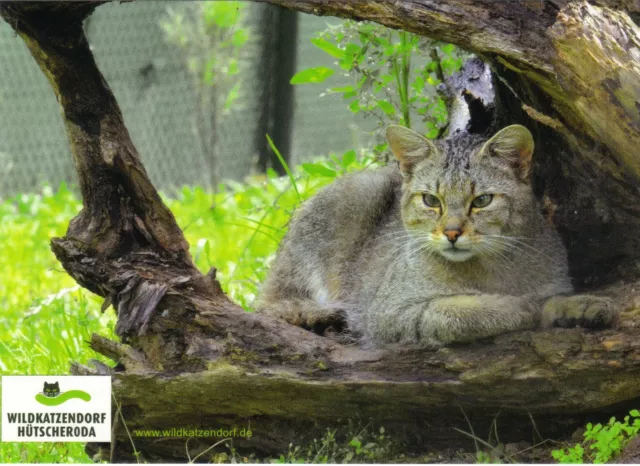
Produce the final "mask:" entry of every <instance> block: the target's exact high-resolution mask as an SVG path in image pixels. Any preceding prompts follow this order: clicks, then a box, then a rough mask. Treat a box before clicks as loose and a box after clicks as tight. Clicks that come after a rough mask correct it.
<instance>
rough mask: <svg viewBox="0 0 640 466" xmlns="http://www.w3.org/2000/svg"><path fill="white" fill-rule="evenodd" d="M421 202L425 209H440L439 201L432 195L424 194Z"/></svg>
mask: <svg viewBox="0 0 640 466" xmlns="http://www.w3.org/2000/svg"><path fill="white" fill-rule="evenodd" d="M422 202H424V205H426V206H427V207H440V199H438V198H437V197H435V196H434V195H433V194H429V193H424V194H423V195H422Z"/></svg>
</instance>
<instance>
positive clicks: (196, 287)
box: [0, 0, 640, 461]
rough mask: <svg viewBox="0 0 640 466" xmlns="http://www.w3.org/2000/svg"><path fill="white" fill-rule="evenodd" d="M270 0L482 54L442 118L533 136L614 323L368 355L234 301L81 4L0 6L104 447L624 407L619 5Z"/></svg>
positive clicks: (546, 190) (542, 186)
mask: <svg viewBox="0 0 640 466" xmlns="http://www.w3.org/2000/svg"><path fill="white" fill-rule="evenodd" d="M273 3H279V4H283V5H288V6H292V7H294V8H297V9H301V10H305V11H311V12H314V13H317V14H320V13H328V14H340V15H342V16H350V17H354V18H364V19H373V20H376V21H379V22H382V23H384V24H388V25H391V26H394V27H403V28H405V29H408V30H412V31H414V32H418V33H420V34H424V35H429V36H432V37H435V38H439V39H444V40H448V41H449V42H453V43H456V44H459V45H461V46H464V47H466V48H468V49H469V50H471V51H474V52H476V53H477V54H478V55H479V56H480V57H482V58H483V59H484V60H485V61H486V62H487V63H489V64H490V66H491V73H492V74H489V71H488V69H487V68H485V66H484V65H483V64H482V63H478V62H474V63H472V64H469V65H468V66H467V67H466V68H465V69H464V70H463V72H462V73H461V74H460V75H459V76H456V77H454V78H453V79H452V81H451V82H450V85H451V86H450V87H451V88H452V89H454V90H455V92H454V95H453V98H454V99H457V100H458V101H459V102H460V103H461V104H463V105H466V108H467V110H468V111H467V112H466V113H464V114H465V115H466V117H464V118H466V120H465V119H464V118H463V117H461V116H459V115H453V122H454V123H455V124H453V125H452V128H451V130H452V131H455V130H456V129H458V130H461V131H469V132H485V131H490V130H491V129H492V128H494V127H495V126H503V125H504V124H505V123H506V124H512V123H523V124H525V125H526V126H528V127H529V128H531V129H532V131H533V133H534V135H535V137H536V147H537V152H536V159H535V167H534V168H535V183H536V184H535V186H536V190H537V193H538V194H539V195H540V196H541V197H542V198H544V199H545V205H546V208H547V211H548V215H549V219H550V221H553V222H554V223H555V225H556V227H557V228H558V230H559V231H560V232H561V234H562V235H563V237H564V239H565V241H566V243H567V246H568V248H569V252H570V261H571V268H572V274H573V276H574V277H575V279H576V284H577V285H578V287H579V288H582V289H594V288H596V287H602V286H605V285H608V288H606V289H604V290H602V293H605V294H608V295H610V296H612V297H614V298H615V299H616V301H617V305H618V308H619V309H620V311H621V315H620V319H619V322H618V325H617V327H616V328H615V329H612V330H606V331H600V332H593V331H586V330H583V329H570V330H559V329H557V330H548V331H544V332H537V331H527V332H519V333H514V334H508V335H503V336H500V337H497V338H495V339H491V340H488V341H483V342H477V343H475V344H472V345H461V346H455V347H451V348H445V349H441V350H439V351H436V352H430V351H425V350H421V349H418V348H411V347H402V348H399V347H388V348H385V349H381V350H376V351H371V350H363V349H360V348H357V347H354V346H343V345H340V344H338V343H336V342H335V341H332V340H331V339H328V338H324V337H322V336H319V335H316V334H313V333H310V332H307V331H305V330H302V329H299V328H296V327H292V326H289V325H287V324H284V323H282V322H278V321H273V320H270V319H268V318H265V317H262V316H257V315H253V314H249V313H245V312H244V311H243V310H242V309H241V308H240V307H239V306H237V305H235V304H233V303H232V302H231V301H230V300H229V299H228V298H227V297H226V296H225V295H224V293H223V292H222V290H221V288H220V285H219V283H218V282H217V280H216V279H215V269H212V270H211V271H210V272H209V273H208V274H206V275H202V274H201V273H200V272H199V271H198V270H197V269H196V268H195V266H194V265H193V263H192V261H191V258H190V255H189V252H188V245H187V243H186V241H185V240H184V237H183V235H182V233H181V231H180V229H179V227H178V226H177V224H176V222H175V219H174V218H173V215H172V214H171V212H170V211H169V210H168V209H167V208H166V206H165V205H164V204H163V203H162V201H161V200H160V197H159V196H158V194H157V192H156V190H155V188H154V187H153V185H152V184H151V182H150V181H149V179H148V177H147V175H146V172H145V170H144V167H143V166H142V163H141V162H140V158H139V156H138V154H137V152H136V149H135V147H134V146H133V144H132V142H131V140H130V138H129V135H128V132H127V130H126V127H125V126H124V123H123V120H122V116H121V114H120V111H119V109H118V106H117V103H116V101H115V98H114V96H113V94H112V93H111V91H110V90H109V88H108V86H107V84H106V83H105V81H104V79H103V77H102V75H101V74H100V72H99V70H98V68H97V66H96V64H95V61H94V60H93V57H92V55H91V52H90V49H89V46H88V43H87V41H86V38H85V36H84V33H83V31H82V21H83V19H84V18H86V17H87V15H89V14H90V13H91V12H92V11H93V9H94V8H96V6H97V5H98V4H97V3H84V2H80V3H76V2H71V3H66V2H65V3H62V2H56V3H3V4H2V5H0V14H1V15H2V16H3V18H4V19H5V20H7V21H8V22H9V24H11V26H12V27H13V28H14V29H15V30H16V32H17V33H18V34H19V35H20V36H21V37H22V38H23V39H24V41H25V43H26V44H27V45H28V47H29V49H30V51H31V53H32V54H33V56H34V58H35V60H36V62H37V63H38V65H39V66H40V68H41V69H42V71H43V72H44V73H45V75H46V76H47V78H48V79H49V81H50V82H51V85H52V87H53V90H54V92H55V94H56V96H57V98H58V101H59V102H60V105H61V107H62V112H63V118H64V121H65V126H66V129H67V134H68V137H69V141H70V147H71V151H72V154H73V156H74V161H75V165H76V169H77V171H78V176H79V179H80V189H81V193H82V196H83V210H82V211H81V213H80V214H79V215H78V217H76V218H75V219H74V220H73V221H72V223H71V224H70V226H69V229H68V231H67V233H66V235H65V237H64V238H57V239H54V240H53V241H52V249H53V251H54V253H55V254H56V256H57V258H58V259H59V260H60V262H61V263H62V265H63V266H64V268H65V270H67V272H68V273H69V274H70V275H71V276H72V277H74V279H76V280H77V281H78V283H80V284H81V285H82V286H84V287H85V288H87V289H89V290H91V291H93V292H94V293H97V294H99V295H100V296H103V297H104V298H105V305H110V304H112V305H113V306H114V307H115V308H116V309H117V311H118V325H117V333H118V334H119V336H120V337H121V339H122V343H117V342H112V341H108V340H104V339H101V338H99V337H97V336H94V337H93V339H92V341H91V346H92V347H93V348H94V349H96V350H97V351H98V352H100V353H102V354H105V355H107V356H108V357H110V358H112V359H113V360H114V361H116V362H117V363H118V364H117V366H116V368H115V369H114V370H111V369H109V368H105V367H103V366H98V367H97V368H96V369H90V368H87V367H84V366H80V365H77V364H76V365H74V371H75V372H76V373H85V374H88V373H94V372H109V373H112V374H113V379H114V393H115V396H116V400H117V414H118V415H117V416H116V417H115V418H116V420H117V422H116V423H115V424H114V429H113V442H112V445H111V447H110V448H109V449H107V450H105V452H106V454H107V455H108V456H110V458H111V459H112V460H115V461H133V460H135V459H134V458H135V457H136V455H134V453H135V452H139V453H140V454H141V455H142V457H143V458H145V459H148V460H152V461H155V460H162V461H186V460H187V459H189V458H194V457H196V456H197V455H198V454H199V453H202V452H204V451H205V450H207V449H208V448H209V447H210V446H211V445H212V444H213V443H214V442H213V441H211V439H202V438H200V439H195V440H193V441H190V442H189V443H186V439H185V438H183V437H182V436H178V435H171V434H169V435H166V436H163V437H162V438H157V437H135V438H133V437H132V432H133V430H137V429H152V430H163V429H171V428H181V427H190V428H202V429H210V428H217V427H243V426H250V428H251V430H252V432H253V435H252V436H251V438H250V439H249V438H241V437H240V438H236V439H234V442H235V445H236V446H237V447H238V448H244V449H247V450H250V451H253V452H256V453H259V454H263V455H268V454H274V453H280V452H283V451H286V448H287V446H288V445H289V443H291V442H298V443H303V442H304V441H305V440H308V439H311V438H315V437H317V436H318V435H319V434H320V433H322V431H323V430H324V429H325V428H326V427H334V426H336V425H337V424H339V423H341V422H343V421H345V420H347V419H360V420H363V421H364V422H373V423H375V424H376V425H382V426H384V427H385V428H387V430H388V431H389V432H391V433H392V434H394V435H397V436H398V437H400V438H402V439H403V441H405V442H406V444H407V445H413V446H416V445H422V447H423V448H424V447H425V445H426V447H427V448H429V447H430V446H431V445H432V444H437V442H438V441H441V442H445V443H447V444H452V443H455V442H456V441H464V440H465V439H464V437H463V436H461V435H459V434H457V433H455V432H454V431H452V427H453V426H459V427H460V428H462V429H465V430H468V427H467V425H466V420H465V415H466V416H467V417H468V418H469V420H470V421H471V423H472V424H473V425H474V426H475V429H476V432H477V433H478V435H479V436H484V432H483V430H482V429H485V430H488V429H489V428H490V423H491V422H490V421H491V420H492V419H493V417H494V416H496V415H497V413H498V412H499V413H500V423H499V428H500V429H501V431H502V432H501V433H504V438H505V439H509V438H511V439H513V440H520V439H523V438H530V437H531V435H532V431H533V429H538V430H539V431H540V432H541V433H542V435H543V436H549V437H559V436H561V435H564V434H566V433H567V432H569V431H570V430H571V429H572V428H575V426H577V425H579V424H580V423H582V422H584V421H585V419H586V418H588V417H591V416H598V415H599V414H602V413H605V412H606V413H610V412H615V411H616V410H623V411H624V410H625V409H628V408H629V407H631V406H634V404H636V403H638V402H639V400H638V397H640V377H639V375H640V340H639V339H638V325H640V301H639V300H638V299H639V298H638V293H637V291H636V288H635V287H634V283H635V280H637V279H638V276H639V273H638V270H639V269H638V255H639V254H640V247H638V246H640V244H638V243H639V241H640V239H639V238H640V235H638V234H637V233H638V232H640V228H639V227H640V215H638V214H639V209H640V203H638V199H639V195H640V193H639V190H638V188H639V186H640V185H639V184H638V178H639V176H640V158H639V157H638V154H637V151H636V149H635V148H637V147H638V145H637V143H638V142H639V141H640V129H639V125H640V117H639V116H638V107H640V104H638V101H639V100H640V92H639V91H640V89H639V88H638V82H640V81H639V80H638V77H639V76H638V73H639V68H638V57H639V56H640V49H639V44H640V35H639V34H638V28H637V26H636V25H635V24H634V23H633V21H632V20H631V17H630V16H629V15H632V16H633V15H637V14H638V8H637V3H634V2H632V1H629V2H625V1H623V0H610V1H606V0H600V1H599V2H594V3H593V4H591V3H586V2H573V3H570V2H565V1H560V0H556V1H551V0H547V1H529V2H497V3H496V2H489V1H478V2H469V1H465V0H455V1H450V2H447V3H446V4H445V3H442V2H432V1H429V0H421V1H414V2H402V1H390V0H388V1H382V0H379V1H372V2H365V1H360V0H358V1H351V2H326V1H320V0H311V1H300V2H295V3H294V2H289V1H280V0H279V1H274V2H273ZM126 7H127V6H126V5H123V6H122V8H126ZM481 28H484V29H481ZM491 76H492V78H491V79H490V77H491ZM488 115H490V117H488ZM460 118H463V119H460ZM612 284H613V285H612ZM463 412H464V414H463ZM531 419H533V420H534V421H535V425H533V423H532V422H531ZM134 450H135V451H134ZM137 457H139V456H137ZM206 459H207V456H204V455H203V456H202V457H201V460H206Z"/></svg>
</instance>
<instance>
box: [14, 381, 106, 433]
mask: <svg viewBox="0 0 640 466" xmlns="http://www.w3.org/2000/svg"><path fill="white" fill-rule="evenodd" d="M2 441H3V442H110V441H111V377H109V376H51V375H48V376H3V377H2Z"/></svg>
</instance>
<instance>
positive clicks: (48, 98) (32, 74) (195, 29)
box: [0, 1, 458, 198]
mask: <svg viewBox="0 0 640 466" xmlns="http://www.w3.org/2000/svg"><path fill="white" fill-rule="evenodd" d="M330 27H332V28H334V29H333V30H332V31H329V32H327V29H328V28H330ZM340 28H342V29H340ZM350 28H351V29H350ZM378 28H381V27H380V26H378ZM384 29H386V28H384ZM85 30H86V33H87V36H88V38H89V41H90V45H91V47H92V49H93V52H94V55H95V58H96V60H97V62H98V65H99V67H100V69H101V70H102V73H103V74H104V75H105V77H106V80H107V82H108V83H109V85H110V86H111V88H112V90H113V92H114V93H115V95H116V98H117V100H118V102H119V104H120V107H121V109H122V112H123V114H124V119H125V123H126V125H127V126H128V128H129V131H130V133H131V136H132V138H133V141H134V143H135V144H136V146H137V148H138V150H139V152H140V154H141V156H142V159H143V162H144V164H145V166H146V168H147V170H148V172H149V174H150V176H151V179H152V181H153V182H154V183H155V184H156V186H157V187H159V188H160V189H161V190H163V192H166V193H171V192H173V191H175V190H176V189H177V188H180V187H182V186H185V185H187V186H201V187H203V188H205V189H207V190H212V189H216V187H217V185H218V183H219V182H220V181H222V180H227V179H232V180H243V179H244V178H245V177H246V176H247V175H251V174H255V173H261V172H264V171H265V169H266V168H268V167H270V166H271V167H274V168H275V169H276V171H277V172H278V173H281V174H284V170H283V168H282V165H281V164H280V163H279V162H278V160H277V158H276V157H274V154H273V152H272V151H271V149H270V147H269V145H268V142H267V140H266V138H265V134H267V133H268V134H269V135H270V136H271V138H272V139H273V142H274V144H275V146H276V147H277V148H278V149H279V150H280V152H281V154H282V156H283V157H284V158H285V160H286V161H287V162H288V163H289V164H290V165H297V164H300V163H301V162H305V161H308V160H310V159H312V158H313V157H317V156H322V155H326V154H328V153H332V152H335V153H342V152H344V151H346V150H348V149H357V148H363V147H373V146H374V145H375V144H376V143H379V142H380V140H379V138H378V139H376V135H375V133H372V131H374V130H375V129H376V128H377V127H378V126H379V125H380V121H379V120H380V118H376V117H375V115H372V114H371V112H366V111H364V112H363V111H358V109H357V107H358V103H356V106H355V107H354V106H353V105H352V106H351V107H350V106H349V104H350V100H351V102H352V101H353V100H357V99H354V97H353V96H351V97H348V96H347V95H346V94H347V92H348V91H344V90H345V89H349V88H354V84H355V85H356V86H355V87H356V88H357V87H358V86H357V84H358V81H359V79H360V78H363V77H365V74H366V71H367V70H366V69H361V70H354V69H353V67H352V66H350V64H349V63H346V66H345V64H344V63H342V64H340V63H339V62H340V56H339V54H338V53H336V50H337V48H336V46H337V47H341V46H342V49H343V50H344V49H345V48H346V47H345V46H346V45H349V46H350V44H349V43H348V42H349V40H350V38H349V37H345V34H346V35H347V36H348V35H349V34H350V33H351V35H354V34H360V33H361V32H362V31H360V30H354V26H353V24H351V25H349V24H348V23H345V22H344V21H341V20H338V19H336V18H322V17H316V16H312V15H306V14H302V13H296V12H292V11H288V10H285V9H282V8H278V7H274V6H271V5H265V4H257V3H251V2H184V1H181V2H167V1H136V2H133V3H128V4H120V3H117V2H113V3H110V4H106V5H103V6H100V7H99V8H97V9H96V11H95V12H94V14H93V15H92V16H91V17H90V18H89V20H87V21H86V24H85ZM389 31H390V32H389V34H396V35H397V34H398V33H397V32H395V31H393V32H391V30H389ZM374 32H375V31H374ZM323 34H324V35H323ZM323 37H324V38H328V39H329V40H326V39H323ZM321 39H322V40H324V42H320V43H319V42H318V40H321ZM312 41H316V43H312ZM352 42H353V41H352ZM356 43H357V41H356ZM327 44H328V45H327ZM359 45H360V46H362V45H363V43H362V41H360V43H359ZM365 45H366V44H365ZM330 46H331V47H333V48H331V47H330ZM449 47H451V46H449ZM361 48H362V47H361ZM361 52H362V53H361V55H362V56H363V57H364V56H367V55H368V53H369V52H370V50H366V49H364V50H361ZM449 52H450V54H449V55H451V56H452V57H453V55H455V51H453V48H452V47H451V49H450V50H449ZM429 53H430V52H429V51H427V53H422V54H413V55H414V56H413V61H414V63H413V69H415V68H416V63H418V64H419V65H420V66H425V65H428V64H429V63H430V62H431V61H432V60H431V57H430V56H429ZM441 54H442V55H443V56H444V57H445V58H446V57H447V55H446V53H443V52H441ZM351 55H353V54H351ZM457 58H458V57H457V56H455V57H453V59H454V60H457ZM449 61H451V60H449ZM0 63H2V66H1V67H0V197H5V198H6V197H9V196H12V195H15V194H17V193H21V192H30V191H34V190H38V189H40V187H41V186H42V185H43V183H46V184H49V185H52V186H58V185H59V184H60V183H61V182H66V183H67V184H70V185H73V184H74V180H75V174H74V171H73V164H72V157H71V154H70V152H69V148H68V144H67V141H66V135H65V131H64V127H63V123H62V120H61V118H60V114H59V108H58V105H57V102H56V99H55V96H54V94H53V93H52V91H51V88H50V86H49V84H48V82H47V81H46V79H45V77H44V76H43V74H42V72H41V71H40V70H39V69H38V67H37V66H36V64H35V62H34V60H33V59H32V57H31V56H30V54H29V52H28V50H27V47H26V46H25V44H24V43H23V41H22V40H21V39H20V38H19V37H17V36H16V35H15V34H14V33H13V31H12V30H11V28H10V27H9V26H8V25H7V24H6V23H4V22H0ZM387 65H388V63H387ZM455 65H456V63H453V64H451V63H448V62H447V63H445V66H449V67H451V66H454V67H455ZM356 66H357V63H356ZM309 69H312V70H314V69H315V70H316V71H317V70H320V71H318V72H317V73H316V74H315V75H307V76H306V78H305V77H304V76H303V79H302V80H301V81H302V82H303V84H305V85H294V84H291V83H290V80H291V78H292V77H293V76H294V75H295V74H296V73H299V72H302V71H304V70H309ZM370 71H372V73H374V74H375V73H379V70H377V69H376V68H375V67H372V69H371V70H370ZM436 71H437V70H436ZM436 74H437V73H436ZM370 78H371V76H370ZM371 79H373V78H371ZM371 79H370V81H371ZM365 80H366V79H365ZM307 84H308V85H307ZM368 84H370V83H367V82H365V83H361V84H360V89H356V90H358V91H360V90H364V88H366V87H367V85H368ZM391 84H393V82H392V83H391ZM422 85H423V88H426V89H428V90H429V89H430V90H431V91H430V92H427V94H428V95H429V96H431V97H433V98H435V97H434V96H435V93H434V91H433V89H434V88H433V86H429V85H428V84H427V83H425V82H424V80H423V81H422ZM328 89H334V91H328ZM336 89H337V90H338V91H335V90H336ZM353 93H354V94H355V92H353ZM322 94H327V95H323V96H321V95H322ZM330 94H338V95H330ZM359 94H360V95H359V96H358V98H359V103H360V104H362V103H363V102H364V101H366V99H364V98H363V96H362V93H360V92H359ZM364 103H365V105H366V102H364ZM391 103H393V102H391ZM376 104H377V102H374V106H375V105H376ZM360 106H362V105H360ZM378 110H380V108H378ZM385 110H386V115H387V116H389V111H388V109H385ZM412 111H413V110H412ZM440 112H442V109H440ZM398 113H399V114H401V113H402V112H401V110H400V109H398ZM432 113H433V112H432ZM435 113H437V111H436V112H435ZM400 119H402V116H401V115H400V116H399V117H398V118H395V120H400ZM442 119H443V118H442V117H441V120H442ZM389 120H390V121H393V120H394V118H393V117H390V118H389ZM441 123H442V121H441Z"/></svg>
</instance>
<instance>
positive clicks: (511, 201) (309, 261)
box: [257, 125, 613, 347]
mask: <svg viewBox="0 0 640 466" xmlns="http://www.w3.org/2000/svg"><path fill="white" fill-rule="evenodd" d="M387 140H388V142H389V146H390V148H391V150H392V152H393V153H394V155H395V157H396V158H397V159H398V162H399V164H398V166H397V167H396V166H388V167H385V168H381V169H377V170H370V171H363V172H360V173H357V174H354V175H350V176H345V177H343V178H342V179H339V180H338V181H336V182H335V183H334V184H332V185H331V186H329V187H327V188H325V189H324V190H323V191H321V192H320V193H319V194H317V195H316V196H315V197H314V198H312V199H310V200H309V201H308V202H307V203H306V204H304V206H303V207H302V208H301V209H300V210H299V211H298V212H297V213H296V215H295V216H294V218H293V220H292V222H291V225H290V228H289V232H288V234H287V235H286V237H285V239H284V240H283V242H282V244H281V246H280V250H279V252H278V255H277V257H276V260H275V263H274V265H273V268H272V270H271V273H270V276H269V277H268V279H267V281H266V283H265V285H264V287H263V292H262V296H261V299H260V301H259V304H258V306H257V307H258V311H259V312H261V313H265V314H269V315H272V316H274V317H279V318H282V319H284V320H286V321H288V322H290V323H292V324H295V325H300V326H303V327H306V328H313V327H314V326H315V325H316V324H322V323H327V322H331V321H332V320H334V319H339V318H340V317H341V316H343V317H344V318H346V322H347V325H348V328H349V330H350V331H351V332H353V333H354V334H355V335H357V336H360V337H362V339H363V340H364V342H365V343H366V342H368V343H370V344H374V345H380V344H384V343H390V342H399V343H419V344H421V345H423V346H427V347H439V346H442V345H444V344H448V343H452V342H463V341H469V340H473V339H476V338H482V337H488V336H493V335H497V334H500V333H503V332H508V331H512V330H517V329H525V328H531V327H533V326H535V325H536V324H542V325H544V326H551V325H556V326H572V325H576V324H582V325H586V326H598V325H607V324H610V323H611V322H612V320H613V312H612V310H611V303H610V301H609V300H608V299H607V298H601V297H596V296H590V295H577V296H568V297H555V298H552V299H550V300H548V301H547V298H549V297H552V296H557V295H560V294H567V293H569V292H571V291H572V287H571V284H570V279H569V276H568V267H567V258H566V252H565V249H564V247H563V245H562V242H561V240H560V238H559V237H558V235H557V233H556V232H555V231H554V229H553V228H552V226H551V225H550V224H549V223H548V222H547V221H546V220H545V219H544V217H543V215H542V213H541V209H540V206H539V205H538V203H537V201H536V199H535V197H534V195H533V192H532V189H531V185H530V181H529V176H528V175H529V168H530V165H531V156H532V153H533V146H534V143H533V138H532V136H531V133H530V132H529V130H527V129H526V128H525V127H523V126H519V125H513V126H509V127H507V128H505V129H503V130H501V131H500V132H498V133H497V134H496V135H495V136H494V137H492V138H491V139H490V140H488V141H485V140H482V139H480V138H476V137H472V136H468V135H465V136H463V137H460V136H458V137H453V138H450V139H445V140H442V141H434V142H431V141H429V140H427V139H426V138H424V137H422V136H420V135H419V134H418V133H415V132H414V131H412V130H410V129H407V128H404V127H401V126H390V127H389V128H387ZM545 301H546V303H545Z"/></svg>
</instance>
